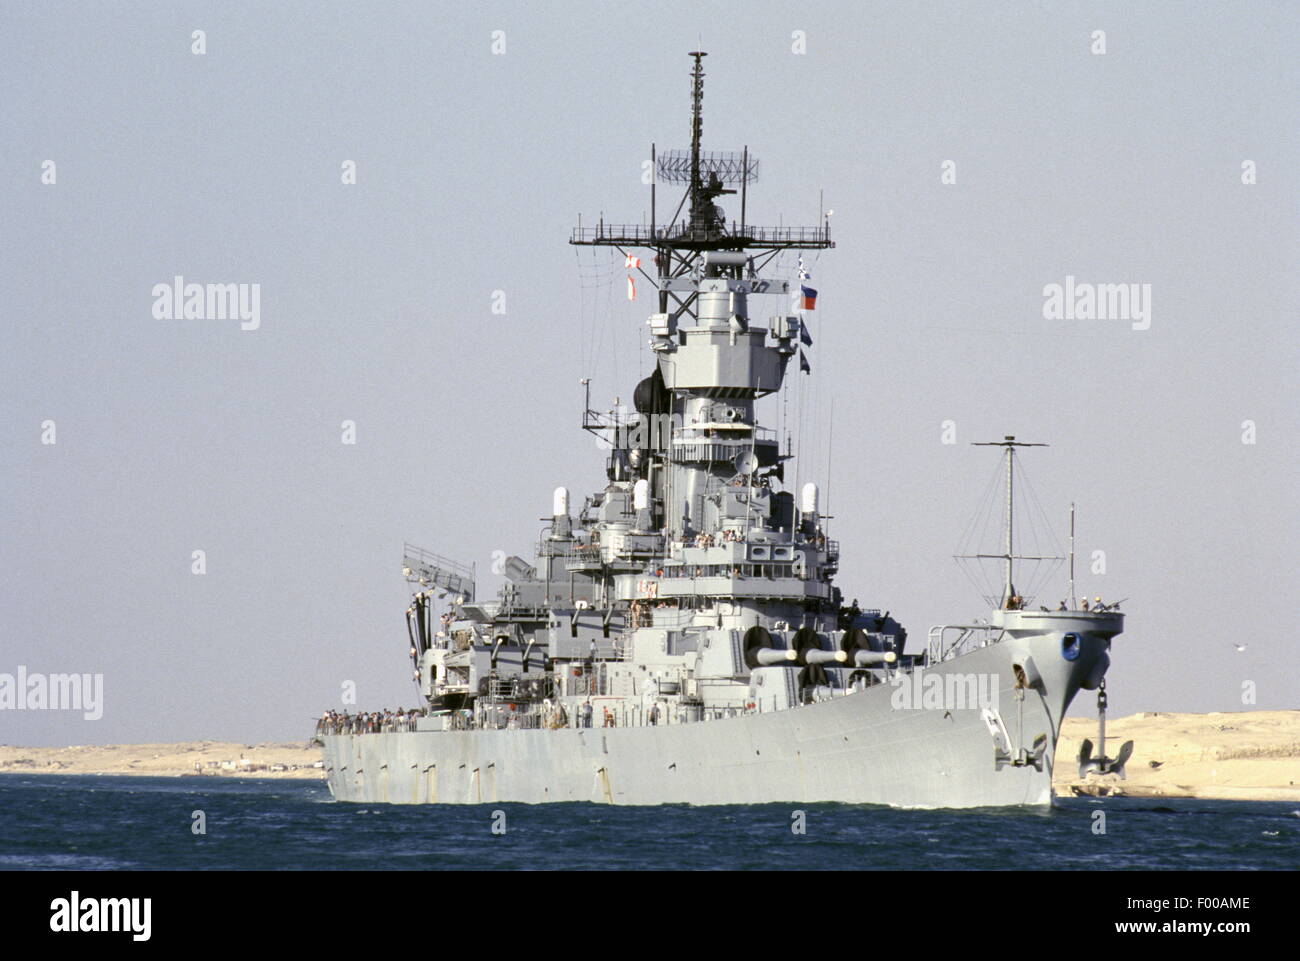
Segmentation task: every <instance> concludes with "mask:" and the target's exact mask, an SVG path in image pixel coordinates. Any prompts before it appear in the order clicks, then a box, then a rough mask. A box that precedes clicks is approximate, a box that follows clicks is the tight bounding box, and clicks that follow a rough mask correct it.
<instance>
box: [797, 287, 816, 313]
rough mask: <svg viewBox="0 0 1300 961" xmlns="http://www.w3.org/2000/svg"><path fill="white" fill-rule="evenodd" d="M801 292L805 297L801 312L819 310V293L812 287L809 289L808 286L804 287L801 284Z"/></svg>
mask: <svg viewBox="0 0 1300 961" xmlns="http://www.w3.org/2000/svg"><path fill="white" fill-rule="evenodd" d="M799 292H800V293H801V294H802V295H803V306H802V307H800V308H799V309H800V310H816V309H817V291H815V290H813V289H812V288H811V287H808V286H806V285H804V284H800V285H799Z"/></svg>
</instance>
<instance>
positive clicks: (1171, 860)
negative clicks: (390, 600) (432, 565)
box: [0, 774, 1300, 870]
mask: <svg viewBox="0 0 1300 961" xmlns="http://www.w3.org/2000/svg"><path fill="white" fill-rule="evenodd" d="M796 810H802V811H803V812H804V816H805V818H806V833H803V834H796V833H794V832H793V831H792V830H791V826H792V824H793V816H794V815H793V812H794V811H796ZM195 811H202V812H203V815H204V819H205V821H206V833H205V834H195V833H194V832H193V830H192V825H193V824H194V823H195V821H194V816H193V815H194V812H195ZM498 811H499V812H504V829H505V830H504V833H503V834H501V833H498V834H494V833H493V827H494V825H495V826H496V827H497V828H498V829H499V828H500V827H502V818H501V817H500V815H497V814H496V813H495V812H498ZM1096 811H1103V812H1105V815H1106V817H1105V833H1104V834H1101V833H1096V832H1095V830H1094V826H1095V825H1096V824H1097V823H1098V819H1097V818H1096V817H1095V814H1094V812H1096ZM1297 867H1300V811H1297V810H1296V805H1295V804H1287V803H1261V802H1237V801H1187V800H1160V801H1152V800H1137V799H1125V798H1107V799H1104V800H1099V799H1093V798H1072V799H1067V800H1063V801H1061V802H1060V804H1059V807H1056V808H1053V809H1050V810H1044V811H1026V810H1021V809H991V810H979V811H899V810H893V809H889V808H879V807H869V806H860V805H844V804H809V805H792V804H763V805H727V806H719V807H688V806H684V805H669V806H663V807H611V806H606V805H596V804H548V805H526V804H484V805H473V806H468V805H467V806H460V805H454V806H403V805H368V804H341V803H336V802H334V801H333V800H332V799H331V798H330V795H329V791H328V790H327V789H326V788H325V786H324V785H323V784H320V783H316V782H303V781H288V780H282V781H257V780H233V779H232V780H227V779H217V778H193V777H184V778H147V777H110V776H68V775H58V776H52V775H43V776H32V775H24V774H3V775H0V870H14V869H20V870H22V869H36V870H42V869H44V870H98V869H104V870H108V869H126V870H153V869H208V870H211V869H217V870H265V869H282V870H294V869H316V870H329V869H414V870H452V869H460V868H472V869H561V870H564V869H594V870H608V869H690V870H695V869H703V870H719V869H739V870H773V869H805V870H808V869H812V870H819V869H839V870H844V869H877V870H889V869H994V870H996V869H1018V870H1035V869H1054V870H1059V869H1079V870H1124V869H1132V870H1207V869H1215V870H1241V869H1273V870H1277V869H1282V870H1294V869H1296V868H1297Z"/></svg>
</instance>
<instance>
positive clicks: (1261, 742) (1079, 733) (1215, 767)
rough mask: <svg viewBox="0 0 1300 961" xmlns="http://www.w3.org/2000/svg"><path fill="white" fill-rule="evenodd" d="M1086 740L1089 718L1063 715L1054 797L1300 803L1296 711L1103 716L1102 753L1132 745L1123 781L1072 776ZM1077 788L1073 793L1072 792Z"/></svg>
mask: <svg viewBox="0 0 1300 961" xmlns="http://www.w3.org/2000/svg"><path fill="white" fill-rule="evenodd" d="M1084 738H1089V739H1090V740H1091V741H1092V742H1093V752H1094V753H1095V752H1096V749H1097V721H1096V719H1094V718H1073V717H1072V718H1066V720H1065V723H1064V724H1063V725H1062V726H1061V740H1060V742H1059V744H1058V745H1057V750H1056V757H1057V765H1056V777H1055V778H1054V780H1053V787H1054V788H1055V790H1056V793H1057V795H1058V796H1065V795H1071V794H1075V793H1080V792H1082V793H1088V794H1105V793H1111V794H1123V795H1127V796H1129V797H1194V798H1222V799H1226V800H1234V801H1300V711H1242V712H1236V713H1230V714H1221V713H1211V714H1166V713H1163V712H1161V713H1159V714H1155V713H1144V714H1133V715H1130V716H1129V717H1120V718H1107V720H1106V753H1107V754H1108V755H1110V756H1111V757H1114V756H1115V754H1116V753H1117V752H1118V751H1119V748H1120V745H1121V744H1123V743H1124V742H1125V741H1128V740H1131V741H1133V756H1132V757H1131V758H1129V762H1128V766H1127V771H1126V773H1127V774H1128V780H1126V781H1121V780H1120V779H1119V778H1118V777H1115V776H1114V775H1107V776H1106V777H1104V778H1097V777H1096V776H1095V775H1093V776H1090V777H1089V779H1088V781H1087V782H1081V781H1080V780H1079V777H1078V769H1077V763H1076V762H1077V758H1078V756H1079V746H1080V745H1081V744H1082V743H1083V739H1084ZM1076 789H1077V790H1076Z"/></svg>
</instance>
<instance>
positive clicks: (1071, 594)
mask: <svg viewBox="0 0 1300 961" xmlns="http://www.w3.org/2000/svg"><path fill="white" fill-rule="evenodd" d="M1076 609H1077V606H1076V605H1075V603H1074V502H1073V501H1071V502H1070V610H1072V611H1073V610H1076Z"/></svg>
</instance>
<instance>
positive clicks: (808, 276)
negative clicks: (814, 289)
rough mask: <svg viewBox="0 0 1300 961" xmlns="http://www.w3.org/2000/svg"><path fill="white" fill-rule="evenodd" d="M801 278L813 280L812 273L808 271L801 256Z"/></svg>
mask: <svg viewBox="0 0 1300 961" xmlns="http://www.w3.org/2000/svg"><path fill="white" fill-rule="evenodd" d="M799 279H800V280H812V274H810V273H808V268H807V267H805V266H804V265H803V258H802V257H800V258H799Z"/></svg>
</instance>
